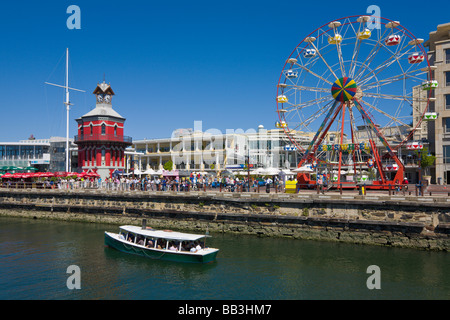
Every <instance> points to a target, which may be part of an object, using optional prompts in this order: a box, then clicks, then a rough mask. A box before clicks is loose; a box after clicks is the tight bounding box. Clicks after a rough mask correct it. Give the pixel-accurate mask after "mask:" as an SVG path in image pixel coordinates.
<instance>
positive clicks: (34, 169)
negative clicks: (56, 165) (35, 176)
mask: <svg viewBox="0 0 450 320" xmlns="http://www.w3.org/2000/svg"><path fill="white" fill-rule="evenodd" d="M23 170H26V171H38V169H37V168H35V167H25V168H23Z"/></svg>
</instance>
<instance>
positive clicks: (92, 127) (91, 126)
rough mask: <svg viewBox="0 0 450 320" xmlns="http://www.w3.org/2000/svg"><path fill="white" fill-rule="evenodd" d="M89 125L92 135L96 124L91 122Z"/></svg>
mask: <svg viewBox="0 0 450 320" xmlns="http://www.w3.org/2000/svg"><path fill="white" fill-rule="evenodd" d="M89 127H90V128H91V136H92V135H93V134H94V126H93V125H92V124H91V125H90V126H89Z"/></svg>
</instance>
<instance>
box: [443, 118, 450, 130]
mask: <svg viewBox="0 0 450 320" xmlns="http://www.w3.org/2000/svg"><path fill="white" fill-rule="evenodd" d="M444 127H445V132H446V133H450V118H444Z"/></svg>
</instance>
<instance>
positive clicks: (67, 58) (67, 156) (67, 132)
mask: <svg viewBox="0 0 450 320" xmlns="http://www.w3.org/2000/svg"><path fill="white" fill-rule="evenodd" d="M69 101H70V100H69V48H66V102H65V105H66V110H67V114H66V172H70V171H69V170H70V166H69V109H70V107H69V105H70V102H69Z"/></svg>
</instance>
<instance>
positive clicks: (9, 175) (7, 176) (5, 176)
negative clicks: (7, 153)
mask: <svg viewBox="0 0 450 320" xmlns="http://www.w3.org/2000/svg"><path fill="white" fill-rule="evenodd" d="M12 176H13V175H12V174H11V173H9V172H7V173H5V174H4V175H2V179H3V178H12Z"/></svg>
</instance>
